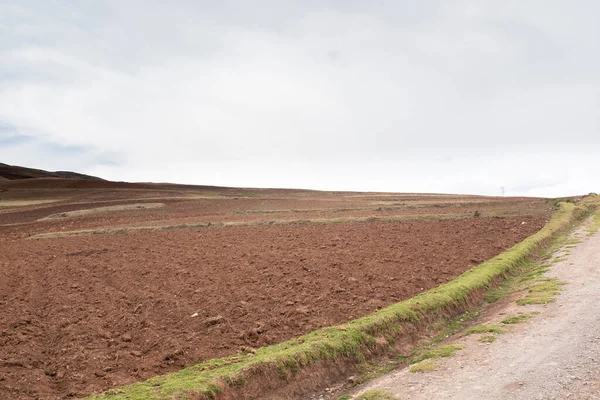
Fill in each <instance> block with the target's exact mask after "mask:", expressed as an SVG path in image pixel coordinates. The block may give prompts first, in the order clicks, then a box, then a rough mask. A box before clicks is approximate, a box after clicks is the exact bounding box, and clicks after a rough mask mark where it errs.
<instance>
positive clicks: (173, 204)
mask: <svg viewBox="0 0 600 400" xmlns="http://www.w3.org/2000/svg"><path fill="white" fill-rule="evenodd" d="M46 185H47V183H46ZM1 187H2V183H0V188H1ZM215 191H218V189H215V188H209V189H206V188H202V189H200V188H196V189H189V188H177V189H176V190H174V189H172V186H165V187H160V186H159V187H153V188H151V189H146V188H143V189H137V188H135V187H134V188H129V189H126V190H123V189H119V190H107V189H101V190H100V189H99V190H91V189H89V190H86V191H79V190H77V191H72V192H69V190H65V189H64V187H62V186H60V187H59V188H58V189H57V190H56V191H52V190H48V189H47V186H45V189H44V190H39V191H36V188H35V187H27V188H14V187H12V188H10V189H9V190H8V191H5V192H3V193H2V195H3V196H4V195H6V196H4V197H5V198H6V199H8V200H15V199H19V198H21V199H23V198H24V199H31V200H33V199H39V198H42V197H45V198H52V199H58V201H57V202H56V203H49V204H43V205H31V206H24V207H18V208H5V209H2V208H1V206H2V202H1V201H0V250H1V252H0V398H2V399H5V398H6V399H60V398H65V397H81V396H85V395H87V394H91V393H93V392H99V391H103V390H106V389H108V388H111V387H113V386H114V385H122V384H126V383H131V382H135V381H139V380H143V379H146V378H148V377H151V376H154V375H157V374H162V373H165V372H169V371H174V370H177V369H180V368H182V367H184V366H188V365H191V364H193V363H195V362H197V361H201V360H206V359H209V358H213V357H219V356H225V355H228V354H232V353H236V352H238V351H239V350H240V348H241V347H242V346H249V347H258V346H263V345H267V344H270V343H276V342H280V341H283V340H286V339H289V338H291V337H294V336H297V335H300V334H303V333H306V332H309V331H312V330H314V329H316V328H318V327H322V326H327V325H333V324H339V323H343V322H345V321H348V320H350V319H353V318H356V317H359V316H361V315H365V314H368V313H371V312H373V311H375V310H377V309H378V308H381V307H385V306H386V305H389V304H392V303H394V302H397V301H399V300H403V299H406V298H408V297H410V296H413V295H415V294H417V293H419V292H421V291H422V290H425V289H428V288H431V287H434V286H436V285H438V284H440V283H443V282H446V281H448V280H450V279H452V278H454V277H456V276H457V275H459V274H460V273H462V272H464V271H465V270H467V269H469V268H472V267H474V266H475V265H477V264H478V263H479V262H481V261H484V260H486V259H489V258H491V257H493V256H494V255H496V254H498V253H500V252H501V251H503V250H504V249H507V248H508V247H510V246H512V245H514V244H515V243H517V242H518V241H520V240H522V239H524V238H525V237H527V236H528V235H530V234H532V233H534V232H536V231H537V230H539V229H540V228H541V227H542V226H543V224H544V223H545V221H546V219H547V217H548V215H549V209H548V203H547V202H546V201H545V200H540V199H497V198H481V197H465V196H441V195H437V196H431V195H422V196H415V195H387V194H386V195H375V194H355V193H334V194H332V193H323V192H306V191H269V190H242V189H235V190H234V189H227V190H223V191H221V192H219V193H220V194H219V196H220V197H219V198H212V199H207V198H198V196H200V195H204V197H207V194H210V195H211V196H215ZM186 196H188V197H189V196H196V197H194V198H192V197H189V198H186ZM157 197H160V198H161V199H162V200H144V199H150V198H157ZM140 199H142V200H140ZM143 201H148V202H157V201H160V202H162V203H165V206H164V207H162V208H156V209H149V210H124V211H115V212H107V213H103V214H101V215H97V214H92V215H89V216H82V217H77V218H65V219H64V220H59V221H54V220H46V221H37V220H38V219H41V218H44V217H46V216H48V215H50V214H55V213H60V212H66V211H74V210H83V209H89V208H94V207H104V206H107V205H115V204H127V203H134V202H136V203H139V202H143ZM382 203H383V204H382ZM386 208H389V210H388V209H386ZM292 210H294V211H292ZM473 210H480V211H481V213H482V216H481V217H479V218H472V217H469V218H465V213H467V215H469V214H470V213H472V212H473ZM382 213H383V215H404V214H406V215H411V216H416V217H418V216H419V215H422V214H430V216H431V214H440V213H448V214H455V218H450V219H443V220H442V219H438V218H435V217H434V218H433V219H417V220H410V221H408V220H407V221H394V222H351V223H341V224H327V223H325V224H324V223H321V224H314V223H297V224H291V225H273V226H268V225H266V226H263V225H261V226H240V227H227V228H222V227H217V228H214V227H213V228H204V229H178V230H162V231H155V232H153V231H143V232H135V233H129V234H125V235H109V234H105V235H94V236H80V237H68V238H52V239H41V240H31V239H28V236H30V235H33V234H37V233H47V232H61V231H65V230H75V229H86V228H100V227H114V226H134V225H149V224H155V225H168V224H173V223H179V222H181V221H188V222H193V221H195V222H198V221H234V220H243V221H263V220H264V219H268V220H280V219H286V218H288V219H289V218H291V219H310V218H339V217H349V216H380V215H381V214H382ZM386 213H387V214H386ZM498 215H516V216H508V217H500V216H498ZM290 216H291V217H290ZM459 217H460V218H459Z"/></svg>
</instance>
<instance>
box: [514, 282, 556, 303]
mask: <svg viewBox="0 0 600 400" xmlns="http://www.w3.org/2000/svg"><path fill="white" fill-rule="evenodd" d="M565 284H566V282H562V281H559V280H558V279H556V278H545V279H543V280H540V281H539V283H537V284H535V285H533V286H531V287H530V288H529V293H527V295H526V296H525V297H524V298H522V299H519V300H517V304H518V305H521V306H525V305H528V304H548V303H552V302H554V301H556V299H555V296H556V295H558V294H559V293H560V291H561V287H562V286H564V285H565Z"/></svg>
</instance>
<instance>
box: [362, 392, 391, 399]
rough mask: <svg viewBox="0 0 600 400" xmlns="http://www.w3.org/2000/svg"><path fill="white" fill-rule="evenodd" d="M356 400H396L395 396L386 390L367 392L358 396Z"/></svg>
mask: <svg viewBox="0 0 600 400" xmlns="http://www.w3.org/2000/svg"><path fill="white" fill-rule="evenodd" d="M356 400H396V396H394V395H393V394H392V393H390V392H388V391H387V390H369V391H367V392H364V393H362V394H360V395H359V396H358V397H357V398H356Z"/></svg>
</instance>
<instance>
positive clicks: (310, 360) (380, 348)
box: [87, 196, 597, 400]
mask: <svg viewBox="0 0 600 400" xmlns="http://www.w3.org/2000/svg"><path fill="white" fill-rule="evenodd" d="M594 200H596V196H594V199H593V201H585V200H584V201H582V202H581V204H580V205H577V206H576V205H574V204H571V203H560V205H559V208H558V210H557V211H556V212H555V213H554V214H553V215H552V218H551V219H550V221H549V222H548V223H547V224H546V225H545V226H544V227H543V228H542V229H541V230H540V231H538V232H537V233H535V234H533V235H531V236H529V237H528V238H527V239H525V240H524V241H522V242H520V243H518V244H516V245H515V246H513V247H512V248H510V249H508V250H507V251H505V252H504V253H502V254H500V255H498V256H496V257H494V258H492V259H490V260H488V261H486V262H484V263H482V264H480V265H479V266H477V267H475V268H473V269H471V270H469V271H467V272H465V273H464V274H462V275H461V276H459V277H458V278H456V279H454V280H453V281H451V282H448V283H446V284H443V285H440V286H438V287H436V288H434V289H431V290H428V291H426V292H424V293H421V294H419V295H417V296H415V297H413V298H410V299H408V300H405V301H402V302H400V303H396V304H393V305H391V306H389V307H387V308H384V309H382V310H380V311H378V312H376V313H374V314H371V315H367V316H364V317H361V318H359V319H356V320H353V321H350V322H348V323H346V324H343V325H339V326H333V327H327V328H322V329H319V330H316V331H314V332H311V333H309V334H306V335H303V336H301V337H299V338H295V339H292V340H289V341H287V342H284V343H280V344H277V345H273V346H268V347H263V348H259V349H249V350H248V352H247V353H244V354H237V355H234V356H230V357H226V358H221V359H214V360H209V361H206V362H203V363H200V364H197V365H193V366H190V367H188V368H185V369H183V370H180V371H177V372H174V373H171V374H168V375H164V376H158V377H154V378H151V379H149V380H147V381H144V382H139V383H134V384H132V385H128V386H124V387H121V388H119V389H112V390H109V391H107V392H105V393H103V394H99V395H92V396H90V397H87V399H88V400H125V399H127V400H138V399H139V400H141V399H156V400H160V399H167V398H177V399H185V398H194V399H211V398H216V397H221V396H223V398H248V397H250V398H252V397H253V396H257V395H259V394H260V395H263V396H264V395H265V393H269V392H272V391H276V390H281V389H282V387H286V386H293V385H294V383H293V382H294V381H297V380H298V379H299V380H300V381H302V385H303V387H302V389H300V388H298V387H297V385H296V388H295V389H293V388H291V387H290V388H289V389H291V391H292V392H294V391H295V390H306V391H309V390H310V389H317V388H318V387H319V386H322V385H323V384H326V381H328V380H331V379H335V378H340V377H341V376H342V375H343V374H344V373H346V371H347V370H349V369H351V367H348V365H354V364H356V363H357V362H361V361H363V360H365V359H369V358H373V357H374V356H375V355H380V354H383V353H386V352H388V351H390V350H391V349H393V348H394V347H396V348H398V347H399V346H400V343H402V342H405V341H406V340H407V339H409V338H408V337H409V336H411V335H414V334H415V332H417V331H418V330H419V329H421V328H423V327H424V326H426V325H427V323H429V322H431V321H434V320H436V319H439V318H441V317H447V316H452V315H457V314H459V313H460V312H462V311H464V310H465V309H467V308H469V306H470V305H471V304H473V302H474V301H478V300H480V299H481V296H482V294H483V292H485V291H486V290H487V289H489V288H490V287H492V286H494V285H495V284H497V283H498V282H499V281H501V280H503V279H504V277H505V276H506V275H508V274H509V273H510V272H511V271H513V270H514V269H516V268H518V267H519V266H521V265H522V264H523V263H525V262H527V261H528V260H529V259H530V258H532V257H533V256H534V255H535V254H536V252H537V251H538V250H540V249H541V248H543V247H544V246H545V245H547V244H548V243H549V242H550V241H551V240H552V239H553V238H555V237H556V236H558V235H559V234H561V233H562V232H564V231H566V230H568V229H569V228H570V227H571V226H572V225H573V224H574V223H576V222H578V221H580V220H581V219H583V218H584V217H585V216H587V215H588V214H589V213H590V212H591V211H592V209H593V208H594V206H595V205H596V204H597V203H596V202H595V201H594ZM409 341H410V340H409ZM292 378H294V379H292ZM311 385H312V386H313V387H312V388H311V387H310V386H311ZM284 392H285V391H284ZM288 393H289V394H291V392H288Z"/></svg>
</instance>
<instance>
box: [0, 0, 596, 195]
mask: <svg viewBox="0 0 600 400" xmlns="http://www.w3.org/2000/svg"><path fill="white" fill-rule="evenodd" d="M598 15H600V2H598V1H596V0H573V1H569V2H567V1H564V0H503V1H497V0H444V1H442V0H420V1H408V0H390V1H385V0H379V1H375V0H369V1H367V0H362V1H360V0H319V1H316V0H302V1H300V0H286V1H283V0H281V1H276V0H256V1H252V2H249V1H245V0H225V1H219V2H215V1H202V0H198V1H192V0H189V1H188V0H180V1H172V2H165V1H153V0H144V1H141V0H139V1H138V0H127V1H123V0H118V1H117V0H115V1H112V0H89V1H77V0H69V1H50V0H44V1H33V0H19V1H7V0H0V162H4V163H7V164H16V165H24V166H30V167H35V168H42V169H48V170H74V171H77V172H82V173H88V174H92V175H97V176H100V177H103V178H106V179H111V180H118V181H145V182H148V181H153V182H174V183H190V184H206V185H222V186H244V187H286V188H306V189H323V190H361V191H391V192H435V193H471V194H486V195H501V194H502V193H504V194H505V195H515V196H517V195H518V196H521V195H523V196H549V197H555V196H568V195H576V194H586V193H589V192H600V179H598V175H599V172H600V129H599V126H600V123H599V121H600V117H599V113H600V107H599V106H600V72H599V71H600V28H599V27H598V24H597V16H598Z"/></svg>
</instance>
